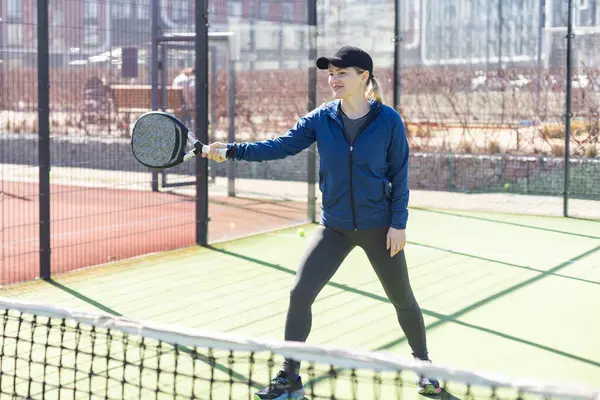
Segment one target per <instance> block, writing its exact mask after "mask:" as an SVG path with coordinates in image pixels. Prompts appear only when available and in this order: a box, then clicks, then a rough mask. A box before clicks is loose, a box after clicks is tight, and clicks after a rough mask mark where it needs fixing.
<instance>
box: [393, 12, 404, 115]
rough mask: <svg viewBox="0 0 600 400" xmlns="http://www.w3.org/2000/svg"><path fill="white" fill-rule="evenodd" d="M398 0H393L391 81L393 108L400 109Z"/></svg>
mask: <svg viewBox="0 0 600 400" xmlns="http://www.w3.org/2000/svg"><path fill="white" fill-rule="evenodd" d="M400 18H401V12H400V0H394V19H395V20H394V39H393V40H394V69H393V71H392V77H393V78H392V82H393V84H394V109H395V110H397V111H398V112H399V111H400V84H401V79H402V76H401V74H400V68H401V66H400V61H401V60H400V45H401V42H402V40H401V38H400Z"/></svg>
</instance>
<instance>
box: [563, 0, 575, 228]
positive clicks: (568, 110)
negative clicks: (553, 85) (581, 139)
mask: <svg viewBox="0 0 600 400" xmlns="http://www.w3.org/2000/svg"><path fill="white" fill-rule="evenodd" d="M573 36H574V35H573V0H569V11H568V22H567V37H566V39H567V93H566V99H565V102H566V104H565V178H564V189H563V216H565V217H568V216H569V159H570V142H571V61H572V54H571V53H572V45H573V40H572V39H573Z"/></svg>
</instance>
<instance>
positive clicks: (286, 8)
mask: <svg viewBox="0 0 600 400" xmlns="http://www.w3.org/2000/svg"><path fill="white" fill-rule="evenodd" d="M282 17H283V20H284V21H293V20H294V3H292V2H291V1H290V0H286V1H285V3H283V15H282Z"/></svg>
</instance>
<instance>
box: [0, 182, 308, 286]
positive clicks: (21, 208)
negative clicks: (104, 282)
mask: <svg viewBox="0 0 600 400" xmlns="http://www.w3.org/2000/svg"><path fill="white" fill-rule="evenodd" d="M1 185H2V197H1V199H2V201H1V203H0V207H1V210H2V213H1V216H2V221H0V228H1V241H2V248H1V254H0V272H1V274H0V283H1V284H2V285H7V284H11V283H16V282H22V281H26V280H30V279H34V278H36V277H38V276H39V265H40V262H39V258H40V255H39V254H40V253H39V245H40V244H39V226H40V224H39V192H38V185H37V183H22V182H7V181H3V182H1ZM50 208H51V224H50V227H51V247H52V253H51V254H52V255H51V266H52V274H59V273H63V272H67V271H72V270H75V269H79V268H83V267H89V266H94V265H98V264H104V263H107V262H111V261H116V260H122V259H126V258H130V257H135V256H138V255H143V254H148V253H154V252H159V251H165V250H172V249H176V248H181V247H186V246H192V245H194V244H195V232H196V224H195V210H196V204H195V200H194V198H192V197H190V196H186V195H181V194H175V193H163V192H151V191H140V190H122V189H106V188H88V187H77V186H61V185H53V186H52V187H51V198H50ZM209 218H210V223H209V242H217V241H223V240H227V239H232V238H236V237H242V236H247V235H251V234H253V233H259V232H264V231H268V230H273V229H277V228H283V227H288V226H290V225H294V224H300V223H303V222H306V221H307V204H306V203H305V202H293V201H273V200H262V199H254V198H239V197H225V196H220V197H217V196H211V197H210V199H209Z"/></svg>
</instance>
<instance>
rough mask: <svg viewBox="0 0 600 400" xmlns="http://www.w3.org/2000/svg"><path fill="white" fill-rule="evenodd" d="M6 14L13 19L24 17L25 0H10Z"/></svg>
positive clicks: (17, 19)
mask: <svg viewBox="0 0 600 400" xmlns="http://www.w3.org/2000/svg"><path fill="white" fill-rule="evenodd" d="M6 16H7V17H8V19H9V20H12V21H21V20H22V19H23V0H8V4H7V10H6Z"/></svg>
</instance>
